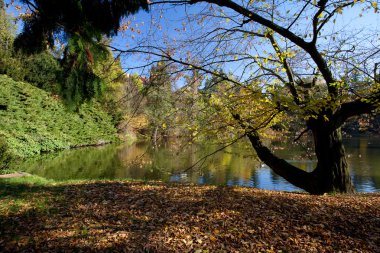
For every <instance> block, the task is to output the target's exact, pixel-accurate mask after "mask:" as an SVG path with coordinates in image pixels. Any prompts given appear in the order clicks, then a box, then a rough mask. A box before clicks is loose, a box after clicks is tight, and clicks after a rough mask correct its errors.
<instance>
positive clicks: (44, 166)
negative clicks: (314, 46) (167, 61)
mask: <svg viewBox="0 0 380 253" xmlns="http://www.w3.org/2000/svg"><path fill="white" fill-rule="evenodd" d="M345 144H346V151H347V154H348V163H349V167H350V170H351V175H352V178H353V182H354V184H355V186H356V189H357V191H359V192H379V191H380V156H379V154H380V153H379V151H380V139H374V138H367V137H360V138H350V139H347V140H345ZM272 148H273V149H274V150H275V152H276V153H277V154H278V155H280V156H281V157H282V158H284V159H287V160H288V161H290V162H291V163H292V164H294V165H296V166H298V167H300V168H302V169H304V170H307V171H311V170H312V169H313V168H314V166H315V164H316V162H315V160H314V159H313V157H312V156H311V155H310V154H309V153H310V150H309V148H307V147H306V146H302V145H289V144H287V145H286V146H284V143H277V144H276V143H274V144H273V145H272ZM217 149H218V147H217V146H214V145H194V144H193V145H189V144H186V145H184V144H181V143H178V142H176V141H172V142H167V143H163V144H161V145H160V146H159V147H156V148H154V147H153V146H152V145H151V144H150V143H148V142H140V143H135V144H133V145H127V144H121V145H106V146H103V147H91V148H81V149H74V150H65V151H62V152H58V153H54V154H47V155H41V156H38V157H34V158H32V159H28V160H25V161H22V162H19V164H18V165H17V169H18V170H22V171H27V172H29V173H31V174H36V175H39V176H42V177H45V178H49V179H54V180H67V179H116V178H129V179H138V180H160V181H164V182H186V183H195V184H212V185H230V186H235V185H238V186H247V187H256V188H261V189H269V190H284V191H300V190H301V189H299V188H297V187H295V186H293V185H291V184H289V183H287V182H286V181H285V180H284V179H282V178H281V177H279V176H278V175H276V174H274V173H273V172H272V171H271V170H270V169H269V168H268V167H267V166H266V165H265V164H263V163H262V162H260V161H259V160H258V159H257V158H256V157H255V155H254V152H253V150H252V148H251V147H250V146H249V144H248V143H246V142H244V141H242V142H241V143H237V144H234V145H232V146H229V147H227V148H226V149H224V150H223V151H220V152H217V153H216V154H214V155H212V156H209V157H207V158H206V159H204V160H200V159H201V158H203V157H205V156H206V155H207V154H210V153H212V152H213V151H215V150H217ZM198 161H199V162H198ZM197 162H198V163H197ZM196 163H197V164H196ZM194 164H196V166H194V167H191V166H192V165H194Z"/></svg>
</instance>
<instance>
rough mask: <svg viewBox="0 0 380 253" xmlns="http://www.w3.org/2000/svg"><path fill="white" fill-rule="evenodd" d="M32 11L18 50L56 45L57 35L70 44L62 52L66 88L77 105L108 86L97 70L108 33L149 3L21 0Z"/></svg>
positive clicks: (68, 99)
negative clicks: (122, 20)
mask: <svg viewBox="0 0 380 253" xmlns="http://www.w3.org/2000/svg"><path fill="white" fill-rule="evenodd" d="M21 2H23V3H24V4H26V5H27V6H28V8H29V9H30V11H31V14H30V15H27V16H25V18H24V26H23V31H22V32H21V33H20V34H19V35H18V36H17V37H16V39H15V41H14V45H15V48H16V50H19V49H21V50H22V51H23V52H24V53H28V54H31V53H38V52H43V51H45V50H46V49H53V48H54V46H55V44H56V41H57V39H58V41H59V42H60V43H62V44H63V45H64V46H65V50H64V52H63V55H62V60H61V65H62V67H63V68H62V70H63V71H62V75H61V78H62V79H61V84H62V86H61V92H62V97H63V99H64V101H65V102H66V104H67V105H68V106H71V107H73V108H74V109H76V108H78V107H79V106H80V104H82V103H83V102H85V101H89V100H91V99H92V98H99V97H100V95H101V93H102V91H103V87H104V83H103V80H102V78H101V77H100V76H98V75H97V74H96V71H95V67H96V63H98V62H100V61H103V60H105V59H106V57H107V54H108V51H107V50H106V47H105V46H104V43H103V41H102V39H103V37H104V36H107V37H110V36H113V35H116V34H117V31H118V28H119V26H120V22H121V19H122V18H123V17H125V16H128V15H129V14H132V13H136V12H137V11H138V10H139V9H141V8H142V9H145V10H147V9H148V2H147V1H144V0H128V1H124V0H123V1H120V0H113V1H100V0H88V1H80V0H74V1H63V0H53V1H46V0H34V1H25V0H21Z"/></svg>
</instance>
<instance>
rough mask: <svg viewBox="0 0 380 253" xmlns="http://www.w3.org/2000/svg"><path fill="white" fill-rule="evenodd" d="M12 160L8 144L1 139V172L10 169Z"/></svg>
mask: <svg viewBox="0 0 380 253" xmlns="http://www.w3.org/2000/svg"><path fill="white" fill-rule="evenodd" d="M10 160H11V155H10V153H9V151H8V144H7V142H6V141H5V140H4V139H3V138H0V171H1V170H6V169H7V168H8V165H9V162H10Z"/></svg>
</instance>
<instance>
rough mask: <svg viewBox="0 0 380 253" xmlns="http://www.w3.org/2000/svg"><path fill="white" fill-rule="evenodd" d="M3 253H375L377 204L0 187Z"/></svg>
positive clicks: (62, 186) (81, 186) (373, 199)
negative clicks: (34, 252)
mask: <svg viewBox="0 0 380 253" xmlns="http://www.w3.org/2000/svg"><path fill="white" fill-rule="evenodd" d="M0 249H1V251H2V252H21V251H22V252H28V251H42V252H61V251H67V252H72V251H81V252H82V251H92V252H93V251H98V252H105V251H112V252H119V251H120V252H140V251H141V252H143V251H144V252H215V251H218V252H233V251H239V252H339V251H340V252H350V251H351V252H379V251H380V194H357V195H350V196H344V195H336V196H331V195H330V196H310V195H308V194H301V193H286V192H275V191H266V190H258V189H253V188H241V187H217V186H192V185H177V184H163V183H158V182H128V181H77V182H61V183H57V182H54V181H49V180H46V179H43V178H39V177H35V176H33V177H21V178H14V179H6V180H5V179H0Z"/></svg>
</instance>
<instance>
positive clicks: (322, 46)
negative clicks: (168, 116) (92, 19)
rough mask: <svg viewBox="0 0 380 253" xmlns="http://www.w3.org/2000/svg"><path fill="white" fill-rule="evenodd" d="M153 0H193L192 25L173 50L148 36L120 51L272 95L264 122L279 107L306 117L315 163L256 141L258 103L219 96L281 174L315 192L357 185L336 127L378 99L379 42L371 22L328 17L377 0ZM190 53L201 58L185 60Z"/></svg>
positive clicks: (262, 96)
mask: <svg viewBox="0 0 380 253" xmlns="http://www.w3.org/2000/svg"><path fill="white" fill-rule="evenodd" d="M154 4H157V5H158V4H165V5H167V4H171V5H177V6H179V5H181V6H182V5H188V6H190V5H192V6H195V7H196V8H197V9H195V10H193V11H191V10H189V9H188V10H187V13H189V14H188V18H187V20H188V21H192V20H194V21H195V23H193V26H192V28H193V29H194V31H196V33H195V35H194V34H193V35H192V37H191V38H190V39H187V40H186V39H184V40H180V39H177V40H175V42H174V43H172V44H170V43H168V44H170V45H169V48H170V50H169V49H167V48H166V49H162V48H159V47H157V46H152V45H149V44H146V45H143V46H141V45H140V46H137V47H136V48H134V49H129V50H126V51H125V52H143V53H149V52H150V53H151V54H153V55H157V56H159V57H164V58H165V59H166V60H167V61H168V62H169V61H171V62H175V63H178V64H181V65H183V66H184V67H183V69H184V70H192V69H198V70H200V71H203V73H205V74H209V75H212V76H214V77H215V76H216V77H219V78H221V79H223V80H225V81H226V80H227V81H229V82H230V83H231V84H234V85H235V92H236V93H235V95H236V94H237V92H240V91H241V90H242V88H244V89H246V90H249V93H250V96H251V97H252V98H253V99H259V100H258V101H260V100H261V101H268V100H269V101H270V102H271V108H270V110H271V111H272V110H276V111H277V112H276V113H274V114H267V115H265V114H263V115H264V116H265V117H267V121H266V120H264V121H262V122H268V121H270V120H271V119H273V118H275V115H276V114H280V113H291V114H292V115H293V116H294V115H295V117H296V118H297V119H298V120H301V121H304V124H305V131H304V132H310V133H311V134H312V136H313V140H314V147H315V155H316V159H317V165H316V167H315V169H314V170H313V171H312V172H306V171H304V170H302V169H299V168H297V167H296V166H294V165H292V164H290V163H288V162H287V161H286V160H284V159H282V158H280V157H278V156H276V155H275V154H274V153H273V152H272V151H271V150H270V149H269V148H268V147H266V146H265V145H264V144H263V142H262V140H261V135H260V132H259V128H260V126H261V125H262V124H257V123H256V122H255V120H254V119H252V118H250V117H249V116H248V115H249V114H250V113H245V112H247V110H249V108H253V107H255V106H256V105H257V103H256V104H255V103H252V101H249V100H247V99H240V100H234V101H233V103H230V102H228V103H225V104H224V106H225V108H227V109H228V111H229V113H230V114H231V117H232V118H233V119H234V120H235V121H236V122H237V123H238V124H239V125H240V127H241V129H243V130H244V131H245V134H246V136H248V138H249V141H250V142H251V144H252V146H253V148H254V149H255V150H256V153H257V154H258V157H259V158H260V159H261V160H262V161H263V162H265V163H266V164H267V165H268V166H269V167H270V168H271V169H272V170H273V171H274V172H276V173H277V174H278V175H280V176H282V177H284V178H285V179H286V180H288V181H289V182H290V183H292V184H294V185H296V186H298V187H300V188H302V189H304V190H306V191H308V192H310V193H312V194H323V193H326V192H353V191H354V187H353V184H352V181H351V177H350V173H349V170H348V165H347V161H346V154H345V149H344V146H343V143H342V131H341V127H342V125H343V124H344V123H345V122H346V121H347V120H348V119H349V118H351V117H354V116H359V115H361V114H367V113H372V112H373V111H374V110H376V109H377V108H378V107H379V98H380V93H379V83H378V81H377V80H376V78H375V75H374V74H373V71H374V70H375V71H376V67H375V66H377V65H376V64H375V63H376V62H377V60H378V58H379V57H378V53H379V51H380V50H379V43H378V42H377V41H376V38H377V34H378V33H377V32H376V31H373V32H372V33H370V29H367V30H364V31H363V30H361V31H356V30H354V28H355V27H354V26H352V27H351V28H350V27H340V26H339V23H338V22H337V24H336V26H335V22H336V19H338V21H339V17H340V16H339V15H345V11H346V9H349V8H353V11H354V12H356V11H358V12H362V10H361V9H363V13H364V15H367V13H366V12H365V11H366V10H374V11H375V12H377V11H378V10H377V4H376V3H375V2H374V3H369V2H368V3H367V2H364V1H362V2H357V1H334V0H333V1H329V0H321V1H319V2H317V1H314V2H313V1H310V0H309V1H253V0H250V1H248V0H247V1H231V0H221V1H216V0H215V1H214V0H177V1H176V0H173V1H155V2H154ZM177 8H178V7H177ZM347 11H349V12H353V11H352V10H347ZM350 15H351V16H350V18H352V15H353V14H350ZM194 27H195V28H194ZM343 28H345V29H343ZM347 28H348V29H347ZM364 28H365V25H364ZM371 36H372V37H371ZM325 42H326V43H325ZM186 49H188V50H189V51H187V50H186ZM190 54H194V55H196V59H197V62H199V64H193V63H192V62H194V59H192V57H191V56H189V55H190ZM223 66H224V67H226V66H227V67H228V66H229V67H234V69H236V73H235V77H231V76H228V75H225V74H223V72H221V71H219V70H220V68H223ZM253 84H254V85H253ZM253 86H254V87H253ZM257 87H260V89H257ZM235 95H234V94H231V96H232V97H236V96H235ZM241 97H242V96H241ZM246 97H247V96H245V98H246ZM239 103H240V104H239ZM253 109H254V108H253ZM264 110H265V108H264Z"/></svg>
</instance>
